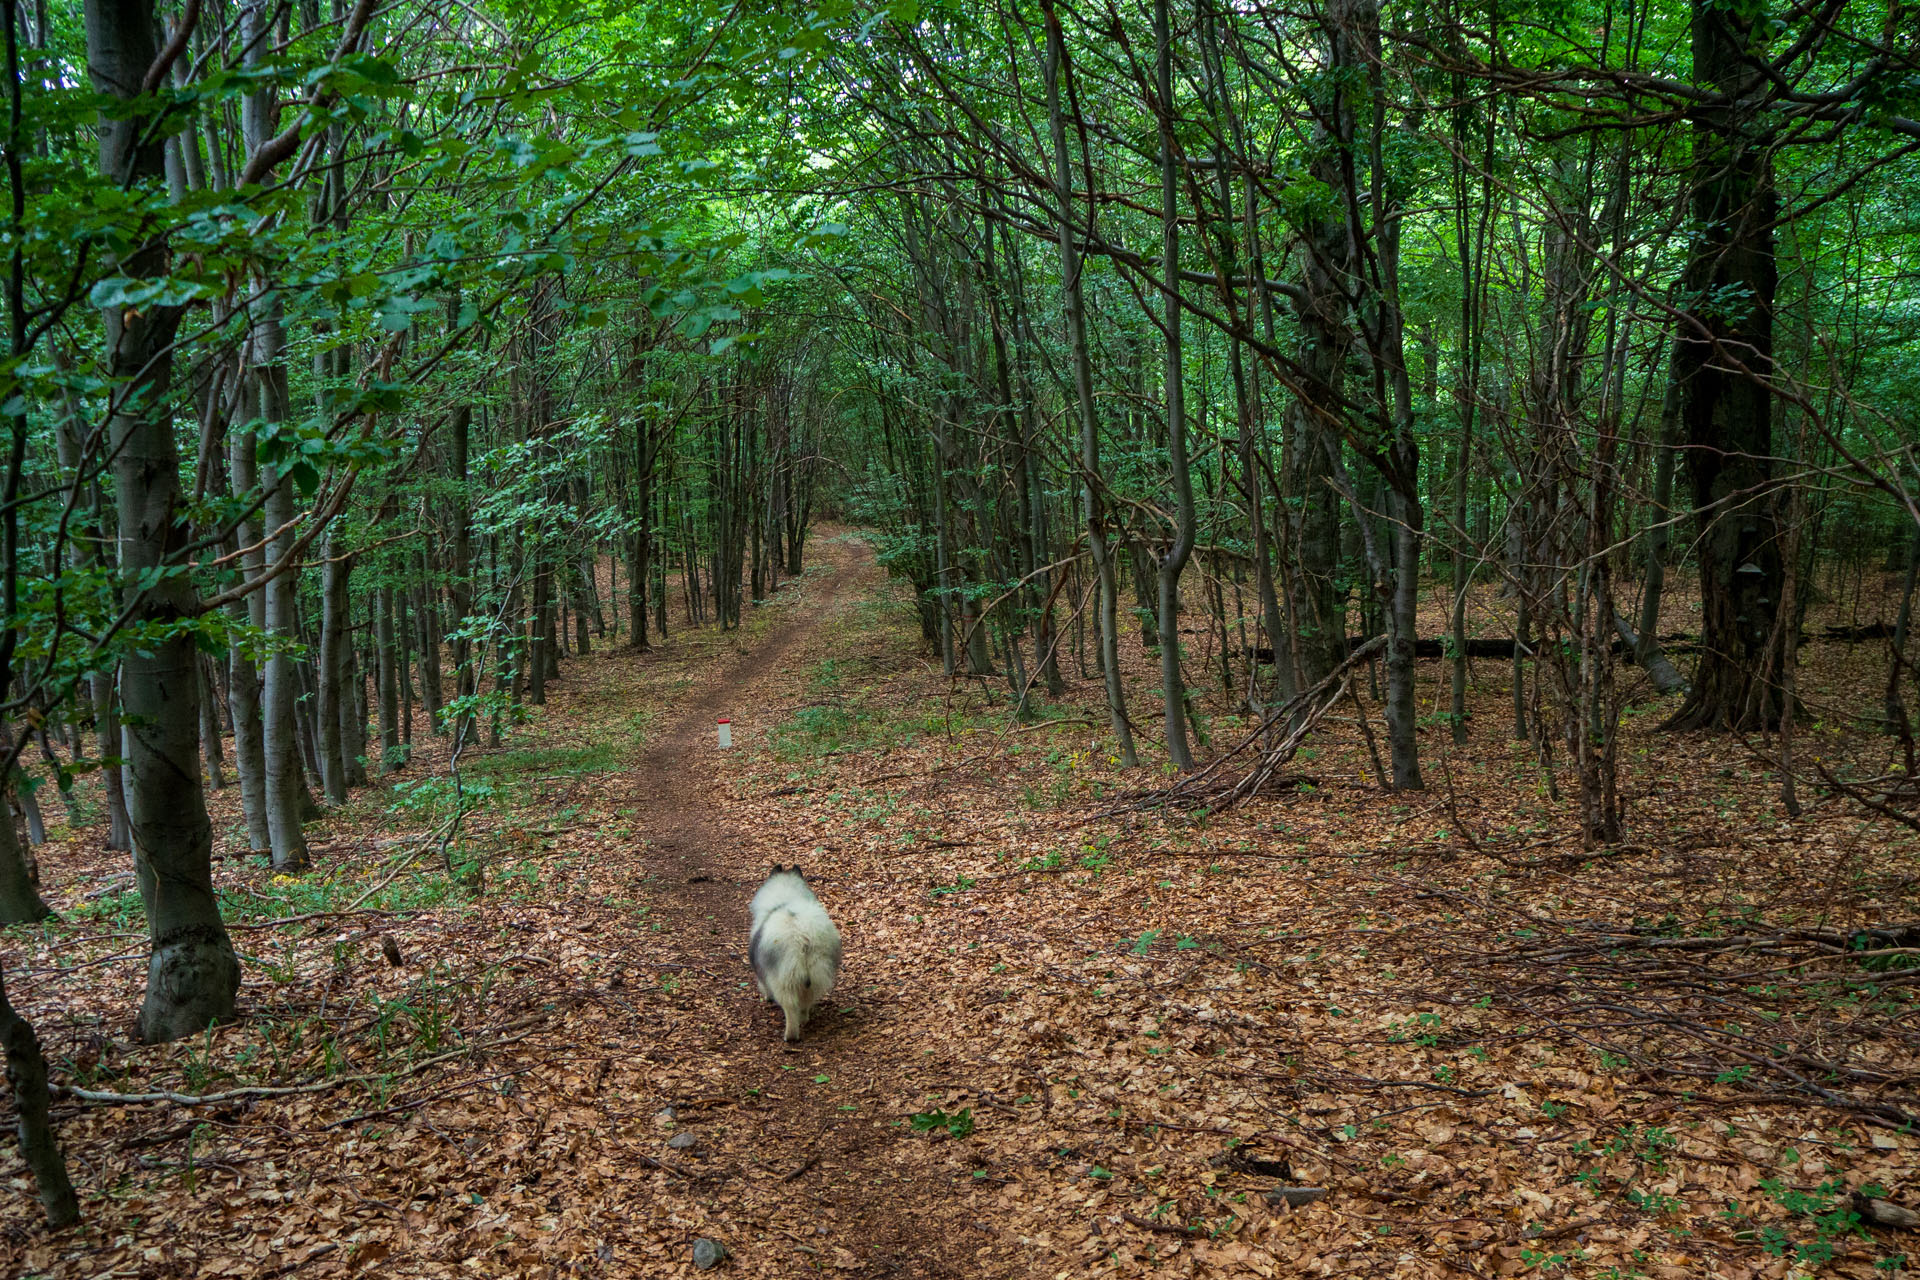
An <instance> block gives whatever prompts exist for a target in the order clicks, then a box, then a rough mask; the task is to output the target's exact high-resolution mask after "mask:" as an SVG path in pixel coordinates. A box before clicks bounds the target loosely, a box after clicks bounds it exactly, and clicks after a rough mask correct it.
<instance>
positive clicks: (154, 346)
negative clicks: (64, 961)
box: [85, 0, 240, 1043]
mask: <svg viewBox="0 0 1920 1280" xmlns="http://www.w3.org/2000/svg"><path fill="white" fill-rule="evenodd" d="M85 11H86V25H87V66H88V70H89V71H90V72H91V74H92V76H93V80H94V87H95V89H96V90H97V91H99V92H100V93H102V94H105V95H108V96H110V97H114V98H117V99H120V100H122V101H129V100H130V101H132V102H134V103H136V104H138V102H139V101H140V99H138V98H136V97H135V95H136V94H137V93H138V90H139V86H140V83H141V80H142V78H143V77H144V76H145V75H146V73H147V69H148V68H149V67H151V66H152V65H153V62H154V56H155V49H154V31H155V26H156V24H155V22H154V14H153V6H152V4H151V0H87V3H86V10H85ZM149 110H150V109H149V108H144V107H140V106H138V105H136V106H135V107H134V109H133V110H132V111H130V112H129V113H127V115H125V116H120V117H118V118H116V117H115V116H114V115H103V116H102V117H101V121H100V127H99V136H100V170H101V174H102V175H103V176H104V177H105V178H106V179H107V181H108V182H109V183H110V184H112V185H114V186H120V185H123V184H125V185H129V186H140V185H146V184H151V183H155V182H158V181H160V180H161V178H162V177H163V167H164V164H163V157H162V153H161V148H160V146H159V144H158V141H157V138H158V133H157V131H156V130H154V129H153V128H152V127H151V126H152V121H151V120H149V119H148V118H147V117H148V114H149ZM114 265H116V266H118V268H119V269H120V270H121V271H122V272H124V273H125V274H127V275H129V276H132V277H136V278H152V277H158V276H162V275H165V274H166V272H167V269H168V262H167V250H166V247H165V245H164V243H162V242H160V241H157V240H156V241H150V242H147V243H145V244H142V245H139V246H137V247H135V248H134V249H133V250H132V251H131V252H129V253H128V254H127V255H126V256H125V257H124V258H122V259H121V260H120V261H119V262H118V263H116V264H114ZM101 319H102V323H103V327H104V330H105V338H106V348H107V370H108V374H109V378H110V385H111V387H112V389H113V407H112V409H111V411H110V414H109V417H108V420H107V432H108V445H109V448H110V449H111V451H112V456H113V477H114V500H115V506H116V508H117V514H118V522H117V523H118V527H119V530H120V567H121V570H122V572H123V574H124V575H125V576H126V578H127V579H128V580H129V581H131V582H133V583H137V584H147V583H150V584H151V585H148V586H144V587H133V588H130V589H129V592H128V596H127V599H126V612H127V614H128V622H129V624H130V626H131V628H132V629H134V630H136V631H138V632H141V633H143V634H145V635H148V636H150V637H152V638H151V639H150V640H148V641H147V642H146V643H145V644H143V645H141V646H140V647H138V648H135V649H132V650H129V652H128V653H127V655H126V657H125V659H124V660H123V663H122V668H121V670H122V674H121V681H120V689H121V701H122V704H123V705H124V707H125V709H126V720H127V723H126V726H125V752H124V754H125V756H126V758H127V773H128V787H127V792H128V794H127V810H128V818H129V820H130V822H131V824H132V829H133V847H134V871H135V874H136V877H137V879H138V881H139V886H140V897H141V900H142V902H144V903H145V905H146V910H147V931H148V941H149V945H150V948H151V954H150V958H149V960H148V964H147V994H146V1001H145V1003H144V1005H143V1007H142V1008H141V1011H140V1019H139V1025H138V1030H139V1034H140V1038H141V1039H142V1040H145V1041H147V1042H148V1043H153V1042H157V1041H163V1040H174V1039H178V1038H179V1037H181V1036H187V1035H198V1034H199V1033H200V1032H202V1031H204V1030H205V1029H206V1028H207V1026H208V1024H209V1023H212V1022H216V1021H219V1020H221V1019H224V1018H230V1017H232V1016H233V999H234V993H235V991H236V990H238V988H239V985H240V965H239V962H238V960H237V959H235V957H234V953H233V944H232V943H231V942H230V941H229V940H228V938H227V931H226V927H225V925H224V924H222V922H221V920H220V905H219V900H218V899H217V898H215V897H214V893H213V829H212V826H211V825H210V824H209V822H208V820H207V805H206V798H205V795H204V793H203V792H202V791H201V787H200V760H199V754H200V752H199V746H200V744H199V734H200V708H199V705H198V703H199V697H198V694H199V681H198V679H197V677H196V676H195V674H194V663H195V661H196V660H197V656H198V653H199V650H198V649H197V648H196V647H195V644H194V641H193V638H192V636H191V635H190V634H188V633H186V632H185V631H184V630H183V629H182V628H180V627H179V626H178V625H177V624H179V623H180V622H182V621H184V620H186V619H188V618H190V617H191V616H192V615H193V612H194V605H195V601H194V599H193V588H192V584H191V582H190V580H189V579H188V578H187V576H186V575H185V574H182V573H177V572H174V571H173V570H174V567H175V566H176V565H178V564H179V563H181V562H182V561H183V560H184V559H185V558H186V557H187V556H188V555H189V554H190V549H191V547H192V545H193V530H192V528H191V526H190V524H189V523H188V521H187V519H186V514H185V513H186V511H187V510H188V503H187V502H186V495H185V494H183V493H182V492H181V488H180V461H179V455H178V452H177V450H176V449H175V445H174V438H173V414H172V412H171V410H170V409H169V407H168V406H167V405H166V403H165V398H166V392H167V385H168V382H169V381H170V380H171V378H172V373H173V367H172V350H173V338H174V333H175V331H176V330H177V328H178V326H179V319H180V317H179V313H178V312H177V311H175V310H173V309H171V308H167V307H153V308H149V309H147V310H145V311H136V310H133V309H123V308H120V307H108V308H105V309H104V310H103V312H102V314H101Z"/></svg>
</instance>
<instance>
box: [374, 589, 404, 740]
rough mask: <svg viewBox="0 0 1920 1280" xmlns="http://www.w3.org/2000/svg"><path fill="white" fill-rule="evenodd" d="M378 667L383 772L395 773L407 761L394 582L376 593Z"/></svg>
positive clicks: (376, 654) (375, 655) (376, 660)
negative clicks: (403, 742) (402, 732)
mask: <svg viewBox="0 0 1920 1280" xmlns="http://www.w3.org/2000/svg"><path fill="white" fill-rule="evenodd" d="M375 599H376V603H377V605H378V608H377V610H376V614H375V623H374V625H375V632H376V636H375V643H376V645H377V646H378V648H377V649H376V651H375V654H374V660H375V668H376V670H377V672H378V674H379V678H380V772H381V773H391V772H393V771H394V770H396V769H398V768H399V767H400V765H401V763H402V762H403V760H404V757H403V756H402V754H401V751H402V748H401V745H400V645H399V630H398V628H397V627H396V626H395V620H394V616H393V615H394V607H395V606H394V591H393V586H392V584H391V583H388V584H384V585H382V586H381V588H380V590H379V592H378V593H377V594H376V597H375Z"/></svg>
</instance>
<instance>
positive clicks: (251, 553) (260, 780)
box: [227, 430, 273, 853]
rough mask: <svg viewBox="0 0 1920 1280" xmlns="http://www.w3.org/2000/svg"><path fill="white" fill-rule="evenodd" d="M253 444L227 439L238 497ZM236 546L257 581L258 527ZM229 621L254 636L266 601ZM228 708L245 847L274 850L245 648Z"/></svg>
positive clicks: (245, 524) (248, 488)
mask: <svg viewBox="0 0 1920 1280" xmlns="http://www.w3.org/2000/svg"><path fill="white" fill-rule="evenodd" d="M255 444H256V441H255V439H254V435H253V433H252V432H251V431H244V430H241V431H234V432H232V433H231V434H230V435H229V437H228V440H227V473H228V477H229V482H230V484H231V485H232V489H233V494H234V496H235V497H236V498H240V497H244V495H247V494H251V493H252V492H253V491H254V489H255V487H256V486H257V485H258V484H259V478H260V471H259V468H258V467H257V466H255V465H254V448H255ZM234 537H235V539H236V540H237V542H238V543H239V549H240V558H239V568H240V572H241V574H242V575H243V576H244V577H246V578H248V579H254V578H257V577H258V576H259V575H260V573H261V572H262V571H263V570H264V569H265V568H266V564H267V556H266V550H265V548H264V546H263V545H262V542H261V538H262V534H261V528H260V522H259V521H258V520H255V519H249V520H242V521H241V522H240V523H239V524H238V525H237V526H236V527H235V528H234ZM231 613H232V616H233V621H234V622H235V623H236V624H237V625H240V626H251V627H252V628H253V629H254V630H255V631H256V632H258V631H260V630H263V629H264V628H265V627H266V624H267V600H266V596H265V595H263V594H262V593H261V592H258V591H256V592H254V593H253V594H252V595H250V596H248V597H247V598H246V599H245V600H243V601H236V602H235V603H234V604H233V605H232V606H231ZM227 707H228V709H229V711H231V712H232V715H233V768H234V772H235V773H236V774H238V775H239V778H240V808H241V811H242V812H243V813H244V814H245V816H246V821H247V848H248V849H249V851H251V852H253V853H264V852H265V851H267V850H268V849H270V848H272V847H273V836H272V833H271V832H270V831H269V830H268V828H267V752H266V738H265V736H264V735H263V733H262V731H261V726H260V669H259V667H258V666H256V665H255V664H254V661H253V654H252V652H251V650H250V649H249V648H247V646H246V645H245V644H244V643H243V644H236V645H234V646H233V648H232V649H231V651H230V652H229V653H228V656H227Z"/></svg>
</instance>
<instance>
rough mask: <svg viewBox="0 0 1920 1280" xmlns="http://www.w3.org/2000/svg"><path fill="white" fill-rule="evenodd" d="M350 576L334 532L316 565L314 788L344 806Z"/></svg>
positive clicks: (346, 557) (345, 555)
mask: <svg viewBox="0 0 1920 1280" xmlns="http://www.w3.org/2000/svg"><path fill="white" fill-rule="evenodd" d="M352 574H353V554H352V553H351V552H349V551H347V550H346V549H345V548H344V547H342V546H341V545H340V538H339V535H338V534H337V533H329V534H328V536H327V556H326V560H325V561H324V562H323V563H322V564H321V566H320V672H319V685H320V688H319V695H318V697H317V698H316V702H317V703H318V706H317V707H316V709H315V715H316V716H317V717H318V718H319V721H320V726H319V728H320V786H321V789H322V790H323V791H324V792H325V793H326V797H327V801H328V802H329V803H330V804H345V803H346V802H347V754H346V716H345V715H344V714H343V708H344V707H345V705H346V704H347V703H348V702H350V701H351V699H349V698H347V697H346V696H345V695H346V692H347V679H348V675H347V672H348V655H349V654H350V652H351V645H352V643H353V641H352V636H351V634H350V632H351V628H352V625H353V620H352V618H351V616H350V609H351V604H352V597H351V596H349V595H348V583H349V581H350V579H351V577H352Z"/></svg>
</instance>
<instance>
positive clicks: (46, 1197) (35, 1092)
mask: <svg viewBox="0 0 1920 1280" xmlns="http://www.w3.org/2000/svg"><path fill="white" fill-rule="evenodd" d="M6 825H7V826H8V827H9V828H11V826H12V824H11V823H8V824H6ZM10 838H11V832H10V831H9V834H8V836H6V837H0V839H10ZM0 1046H4V1048H5V1051H6V1055H7V1084H8V1085H9V1086H11V1088H12V1090H13V1109H14V1114H15V1116H16V1117H17V1119H18V1124H19V1133H20V1154H21V1156H22V1157H24V1158H25V1160H26V1163H27V1168H29V1169H31V1170H32V1171H33V1181H34V1186H35V1187H36V1189H37V1190H38V1191H39V1194H40V1207H41V1208H42V1209H43V1210H44V1211H45V1212H46V1215H47V1222H48V1224H49V1225H50V1226H52V1227H54V1228H56V1229H58V1228H60V1227H66V1226H71V1225H72V1224H74V1223H75V1222H78V1221H79V1220H80V1200H79V1197H77V1196H76V1195H74V1193H73V1183H72V1182H71V1181H70V1180H69V1179H68V1177H67V1161H66V1157H65V1156H63V1155H61V1154H60V1144H59V1142H58V1141H57V1140H56V1139H55V1138H54V1136H53V1121H52V1120H51V1119H50V1118H49V1117H48V1114H47V1108H48V1101H49V1094H48V1090H47V1059H46V1055H45V1054H43V1053H41V1051H40V1038H39V1037H38V1036H36V1035H34V1033H33V1028H32V1027H31V1026H29V1025H28V1024H27V1020H26V1019H25V1018H22V1017H21V1016H20V1015H19V1014H18V1013H16V1012H15V1011H14V1008H13V1004H12V1003H11V1002H10V1001H9V1000H8V999H7V988H6V983H5V980H4V979H3V978H0Z"/></svg>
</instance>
